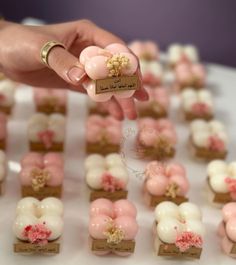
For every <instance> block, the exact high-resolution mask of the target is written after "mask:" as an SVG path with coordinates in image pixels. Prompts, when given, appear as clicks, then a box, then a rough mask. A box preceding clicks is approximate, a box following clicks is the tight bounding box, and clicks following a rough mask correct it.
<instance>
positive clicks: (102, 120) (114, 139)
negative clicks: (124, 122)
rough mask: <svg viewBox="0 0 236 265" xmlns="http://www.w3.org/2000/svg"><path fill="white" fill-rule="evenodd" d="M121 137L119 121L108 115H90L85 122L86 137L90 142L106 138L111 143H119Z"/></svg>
mask: <svg viewBox="0 0 236 265" xmlns="http://www.w3.org/2000/svg"><path fill="white" fill-rule="evenodd" d="M121 137H122V127H121V122H120V121H117V120H116V119H115V118H113V117H111V116H108V117H102V116H99V115H91V116H89V117H88V120H87V124H86V139H87V141H88V142H90V143H97V142H100V141H102V140H106V141H107V142H109V143H111V144H120V141H121Z"/></svg>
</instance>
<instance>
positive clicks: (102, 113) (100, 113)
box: [89, 107, 109, 117]
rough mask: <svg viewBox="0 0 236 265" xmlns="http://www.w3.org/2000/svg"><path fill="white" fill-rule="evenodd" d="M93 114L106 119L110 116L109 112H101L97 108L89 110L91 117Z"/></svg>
mask: <svg viewBox="0 0 236 265" xmlns="http://www.w3.org/2000/svg"><path fill="white" fill-rule="evenodd" d="M93 114H99V115H100V116H103V117H106V116H108V115H109V112H108V111H101V110H99V109H98V108H96V107H90V108H89V115H93Z"/></svg>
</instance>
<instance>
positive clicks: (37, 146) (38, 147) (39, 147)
mask: <svg viewBox="0 0 236 265" xmlns="http://www.w3.org/2000/svg"><path fill="white" fill-rule="evenodd" d="M29 144H30V150H31V151H36V152H63V151H64V143H53V144H52V146H51V147H50V148H46V147H45V145H44V144H43V143H40V142H37V143H36V142H30V143H29Z"/></svg>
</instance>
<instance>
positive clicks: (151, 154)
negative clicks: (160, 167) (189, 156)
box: [136, 143, 176, 160]
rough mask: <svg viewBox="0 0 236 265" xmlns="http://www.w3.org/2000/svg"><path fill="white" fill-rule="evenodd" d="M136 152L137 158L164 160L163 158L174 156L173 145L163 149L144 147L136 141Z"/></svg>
mask: <svg viewBox="0 0 236 265" xmlns="http://www.w3.org/2000/svg"><path fill="white" fill-rule="evenodd" d="M136 153H137V157H138V158H143V159H145V158H146V159H154V160H165V159H169V158H173V157H174V156H175V153H176V150H175V148H174V147H171V148H167V149H166V150H163V149H158V148H153V147H146V146H143V145H142V144H140V143H137V145H136Z"/></svg>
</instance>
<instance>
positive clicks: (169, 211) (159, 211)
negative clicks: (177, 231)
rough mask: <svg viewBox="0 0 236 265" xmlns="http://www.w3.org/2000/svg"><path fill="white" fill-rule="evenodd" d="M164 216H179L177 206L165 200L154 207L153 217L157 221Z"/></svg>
mask: <svg viewBox="0 0 236 265" xmlns="http://www.w3.org/2000/svg"><path fill="white" fill-rule="evenodd" d="M165 217H175V218H178V217H179V207H178V205H176V204H175V203H173V202H169V201H165V202H162V203H159V204H158V205H157V206H156V208H155V219H156V221H157V222H159V221H160V220H161V219H162V218H165Z"/></svg>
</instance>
